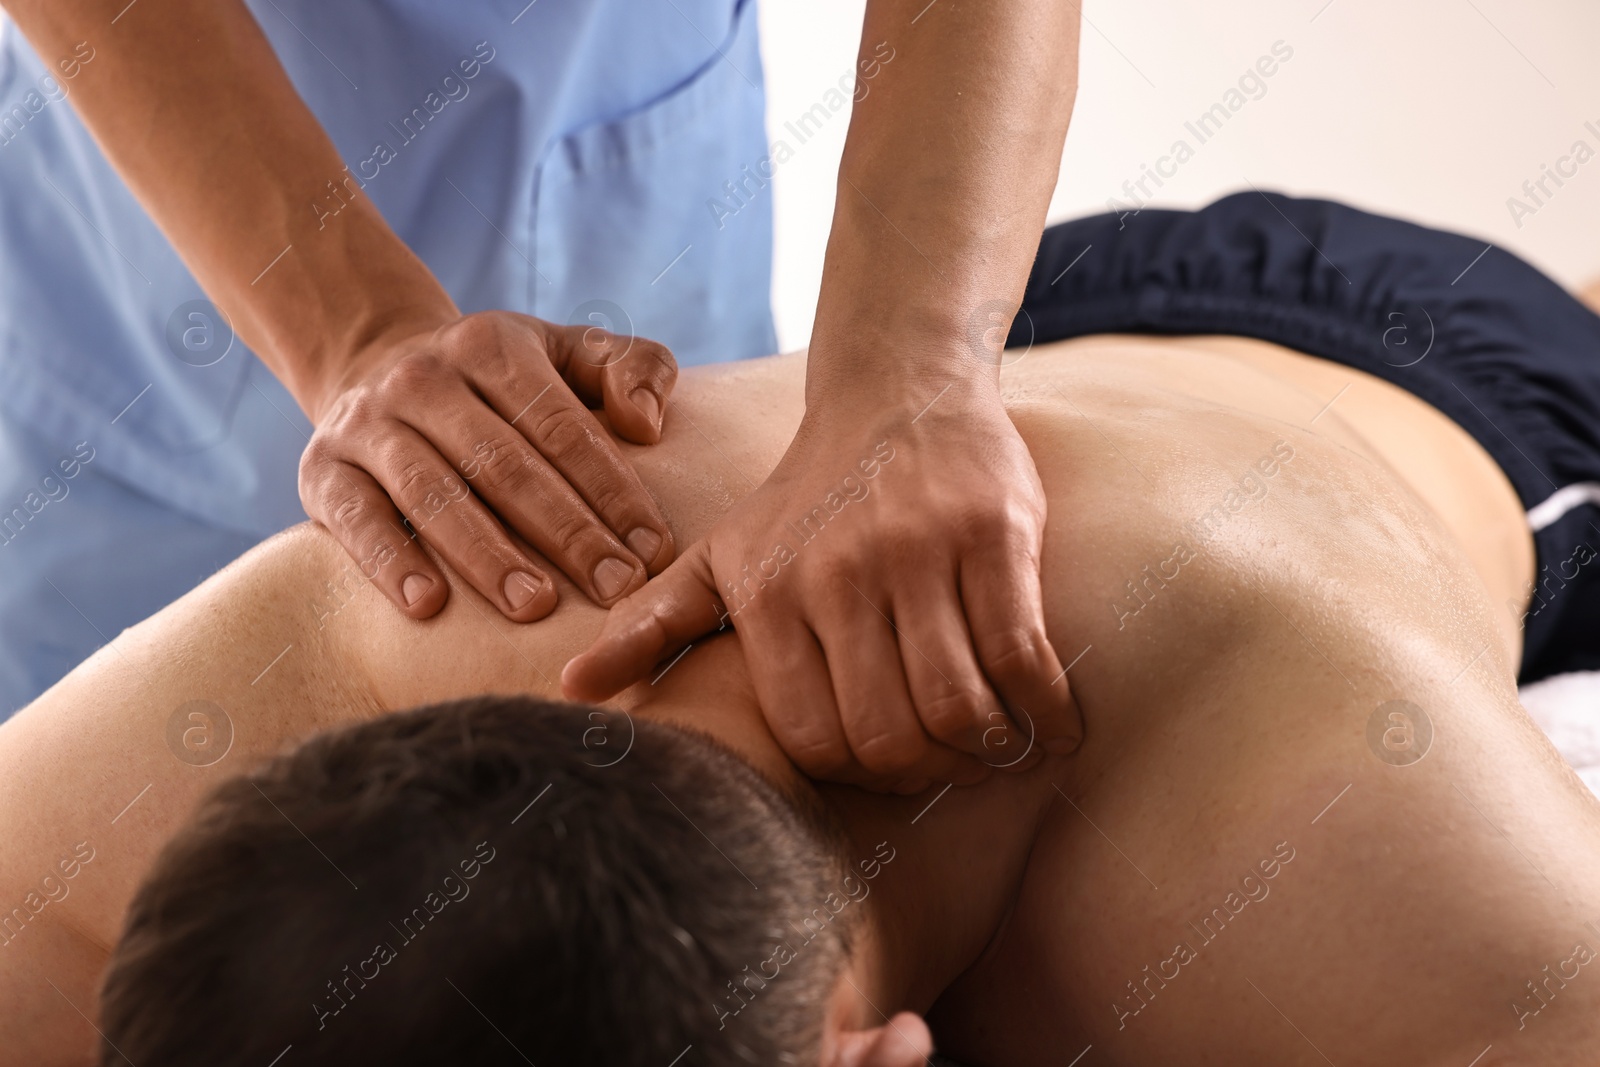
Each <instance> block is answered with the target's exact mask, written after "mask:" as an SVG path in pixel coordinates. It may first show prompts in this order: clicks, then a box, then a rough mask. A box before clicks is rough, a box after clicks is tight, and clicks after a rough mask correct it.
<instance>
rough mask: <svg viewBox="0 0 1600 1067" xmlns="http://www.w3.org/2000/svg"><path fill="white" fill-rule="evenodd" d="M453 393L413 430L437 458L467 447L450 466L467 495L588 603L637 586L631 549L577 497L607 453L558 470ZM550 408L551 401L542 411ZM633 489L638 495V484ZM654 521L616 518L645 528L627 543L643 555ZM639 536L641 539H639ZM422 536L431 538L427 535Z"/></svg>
mask: <svg viewBox="0 0 1600 1067" xmlns="http://www.w3.org/2000/svg"><path fill="white" fill-rule="evenodd" d="M556 386H557V387H558V388H559V389H560V390H561V392H562V393H563V394H565V396H566V402H567V403H568V404H570V405H572V406H574V407H577V408H578V411H579V412H580V413H581V416H582V417H583V418H586V419H592V418H593V416H592V415H590V414H589V413H588V412H587V411H584V410H583V409H582V407H581V406H579V405H578V404H577V402H576V401H575V400H573V399H572V396H571V394H570V393H567V391H566V387H565V386H563V385H561V383H560V382H557V383H556ZM551 392H552V393H554V392H555V390H554V389H552V390H551ZM457 396H458V397H459V399H458V400H456V401H454V402H449V401H447V402H445V406H444V407H443V409H442V410H440V411H438V412H437V413H436V415H435V417H431V418H429V419H428V420H427V421H426V422H422V423H420V425H419V429H420V430H421V431H422V432H423V433H424V434H425V435H426V436H427V437H428V440H429V441H430V442H431V443H432V444H433V445H434V446H435V447H436V448H438V450H439V451H440V452H441V453H443V454H445V455H461V454H465V453H466V451H467V449H468V448H469V447H470V448H471V459H470V460H467V461H463V462H461V463H460V464H458V466H459V467H460V468H461V475H462V477H463V478H464V479H465V481H466V482H467V483H468V484H469V485H470V486H471V490H472V493H473V495H474V496H476V497H477V498H478V499H479V500H481V501H482V502H483V503H484V504H485V505H487V506H488V507H489V509H490V510H492V511H493V513H494V514H495V515H496V516H497V517H499V519H500V520H501V521H502V522H504V523H505V524H506V525H508V526H509V527H511V529H513V530H515V531H516V532H517V533H518V534H519V535H521V537H522V538H523V539H524V540H526V541H527V542H529V543H530V544H532V545H533V546H534V547H535V548H537V549H538V550H539V551H540V552H541V553H543V555H544V556H545V558H546V559H548V560H550V561H551V562H552V563H554V564H555V565H556V566H558V567H560V568H561V570H562V571H563V572H565V573H566V575H567V576H568V577H569V578H571V579H572V581H573V583H574V584H575V585H577V586H578V588H580V589H582V590H583V591H584V593H585V594H587V595H588V597H589V598H590V599H591V600H593V601H594V602H595V603H597V604H601V605H604V606H608V605H610V604H612V603H614V602H615V601H617V600H618V599H620V598H621V597H623V596H624V595H626V594H627V593H629V592H631V591H632V590H634V589H637V588H639V587H640V586H642V585H643V584H644V583H645V580H646V578H647V577H648V575H647V573H646V571H645V567H644V566H643V565H642V564H641V563H640V562H639V560H638V559H637V558H636V557H635V553H634V552H633V551H632V546H629V545H624V544H623V542H622V541H621V540H620V539H619V538H618V537H617V535H616V534H614V533H612V532H611V530H610V529H609V528H608V527H607V525H606V523H604V522H602V521H601V519H600V518H599V517H597V516H596V514H595V512H594V511H593V510H591V508H590V503H589V502H588V501H587V500H585V499H584V497H583V496H582V495H580V494H581V492H582V490H583V488H584V487H585V486H587V485H589V484H590V483H592V482H593V481H595V480H597V479H598V475H596V474H595V473H594V471H595V470H596V469H599V468H604V467H605V466H606V464H607V463H608V454H607V452H605V451H603V450H600V449H595V450H593V451H592V452H591V453H589V454H587V455H578V456H576V457H574V458H573V460H572V462H573V463H575V464H577V465H579V466H581V467H583V468H584V470H585V473H584V474H582V475H574V474H572V473H570V472H563V471H559V470H557V469H556V467H555V466H554V465H552V463H551V462H550V461H549V460H548V459H547V458H546V457H545V456H544V455H543V454H542V453H540V452H539V451H537V450H536V449H535V448H534V447H533V446H532V445H530V444H529V443H528V441H527V439H526V438H524V437H523V436H522V435H521V434H519V433H518V432H517V431H516V430H515V429H513V428H512V427H511V426H509V425H508V424H507V423H506V422H505V421H504V420H503V419H501V418H499V416H498V415H496V413H495V412H494V411H493V410H491V409H490V408H487V407H485V406H484V405H483V404H482V403H481V402H480V401H479V399H478V397H477V396H476V395H474V394H471V393H468V392H465V391H462V392H461V393H459V394H457ZM554 410H555V405H554V402H552V405H551V407H550V408H548V409H547V412H549V411H554ZM553 417H560V416H553ZM469 443H470V444H469ZM615 463H616V464H617V465H619V467H620V469H618V470H615V471H613V472H612V474H613V476H614V477H616V478H618V479H621V480H624V481H625V482H628V483H630V484H634V485H638V479H637V477H636V476H635V475H634V473H633V471H632V469H631V468H628V467H627V466H626V464H623V463H622V461H621V460H620V459H619V460H615ZM638 488H639V490H640V493H641V495H643V486H642V485H638ZM628 510H629V506H628V505H624V504H621V503H618V502H617V501H615V500H613V501H612V502H611V511H612V512H613V516H614V517H615V516H616V515H618V514H622V515H625V514H626V512H627V511H628ZM660 521H661V520H660V519H659V518H631V517H629V518H627V520H626V522H625V523H624V525H625V526H626V527H627V528H628V529H630V530H632V531H645V532H644V533H640V532H634V533H633V534H632V536H631V540H632V541H633V542H635V543H636V544H638V545H639V546H640V547H642V548H648V549H649V550H650V551H651V555H650V556H649V557H647V558H650V559H655V558H657V557H659V556H660V555H662V538H661V537H660V535H658V534H655V533H653V531H650V529H649V527H648V526H646V525H645V524H646V523H647V522H660ZM662 525H663V526H665V523H664V522H662ZM647 535H648V538H649V539H648V540H641V538H644V537H646V536H647ZM424 536H425V537H429V543H430V544H431V543H433V540H432V537H431V536H430V535H428V534H424ZM436 547H438V546H436Z"/></svg>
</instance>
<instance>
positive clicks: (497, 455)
mask: <svg viewBox="0 0 1600 1067" xmlns="http://www.w3.org/2000/svg"><path fill="white" fill-rule="evenodd" d="M489 446H490V448H491V450H492V454H491V455H490V457H489V459H488V460H487V461H485V462H484V463H483V464H482V465H481V466H479V468H478V470H477V472H476V474H475V475H474V481H476V482H477V484H478V485H479V487H481V488H483V489H486V490H491V491H492V490H497V489H517V488H521V487H523V486H526V485H527V484H528V480H529V478H530V477H531V473H530V471H529V469H528V458H529V457H528V456H527V454H526V451H525V447H524V446H522V445H521V443H520V442H512V441H504V440H494V441H491V442H490V443H489Z"/></svg>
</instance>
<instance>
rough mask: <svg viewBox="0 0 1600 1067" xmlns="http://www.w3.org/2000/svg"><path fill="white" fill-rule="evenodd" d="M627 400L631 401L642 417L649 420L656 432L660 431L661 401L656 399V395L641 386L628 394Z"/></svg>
mask: <svg viewBox="0 0 1600 1067" xmlns="http://www.w3.org/2000/svg"><path fill="white" fill-rule="evenodd" d="M628 398H629V399H630V400H632V401H633V403H634V406H635V407H637V408H638V409H639V410H640V411H642V412H644V417H645V418H647V419H649V420H650V425H651V426H654V427H655V428H656V429H657V430H660V429H661V401H660V400H659V399H657V397H656V394H654V393H652V392H651V391H650V390H649V389H646V388H645V387H644V386H642V385H641V386H639V388H637V389H635V390H634V391H633V392H631V393H629V394H628Z"/></svg>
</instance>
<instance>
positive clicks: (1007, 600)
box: [960, 530, 1083, 769]
mask: <svg viewBox="0 0 1600 1067" xmlns="http://www.w3.org/2000/svg"><path fill="white" fill-rule="evenodd" d="M960 581H961V601H962V603H963V604H964V605H965V606H966V609H967V623H968V628H969V629H970V631H971V634H972V644H973V647H974V648H975V649H976V650H977V653H978V663H979V665H980V666H981V667H982V668H983V673H984V675H985V676H986V677H987V678H988V679H989V682H990V684H991V685H993V686H994V689H995V691H996V692H997V693H998V694H999V695H1000V698H1001V699H1002V700H1003V701H1005V703H1006V707H1007V710H1008V711H1009V712H1010V713H1011V717H1012V719H1013V720H1014V721H1015V722H1016V723H1017V725H1018V726H1020V727H1021V728H1022V729H1023V730H1024V731H1028V730H1030V729H1031V731H1032V735H1031V736H1033V737H1034V738H1035V739H1036V741H1037V743H1038V744H1039V745H1041V746H1042V747H1043V748H1044V750H1045V751H1046V752H1049V753H1051V754H1054V755H1062V754H1065V753H1068V752H1071V751H1073V750H1074V749H1076V748H1077V747H1078V745H1079V743H1080V742H1081V741H1082V740H1083V719H1082V717H1081V716H1080V714H1079V712H1078V705H1077V703H1076V702H1075V701H1074V700H1073V699H1072V692H1071V689H1070V687H1069V686H1068V684H1067V677H1066V672H1065V671H1064V670H1062V669H1061V661H1060V660H1059V659H1058V658H1057V657H1056V652H1055V649H1054V648H1053V647H1052V646H1051V644H1050V639H1049V638H1048V637H1047V636H1046V635H1045V626H1044V591H1043V587H1042V585H1041V583H1040V581H1039V551H1038V546H1037V545H1035V544H1032V543H1031V542H1030V540H1029V538H1028V537H1027V535H1026V534H1025V533H1023V532H1020V531H1016V530H1010V531H1007V532H1005V533H1004V534H1002V535H1001V536H998V537H994V538H991V539H988V540H986V541H985V542H984V543H983V545H982V546H981V547H979V548H976V549H974V550H972V551H971V552H970V553H969V554H968V555H966V556H965V557H963V559H962V560H961V571H960ZM1026 765H1027V764H1019V765H1018V769H1020V768H1021V767H1023V766H1026Z"/></svg>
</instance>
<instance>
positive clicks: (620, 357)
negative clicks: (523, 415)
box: [550, 325, 678, 445]
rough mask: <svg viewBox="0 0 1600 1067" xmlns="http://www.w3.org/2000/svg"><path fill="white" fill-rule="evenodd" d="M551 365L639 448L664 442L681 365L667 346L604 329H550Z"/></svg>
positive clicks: (573, 327)
mask: <svg viewBox="0 0 1600 1067" xmlns="http://www.w3.org/2000/svg"><path fill="white" fill-rule="evenodd" d="M550 330H551V343H550V362H551V364H552V365H553V366H555V367H556V368H557V369H558V370H560V371H561V373H562V376H563V377H564V378H566V380H567V383H568V384H569V385H571V387H572V391H573V392H574V393H576V394H577V395H578V396H580V397H582V398H583V400H584V402H585V403H587V404H589V405H591V406H593V405H599V406H601V407H603V408H604V409H605V412H606V416H607V417H608V418H609V419H610V420H611V425H612V427H613V428H615V429H616V431H617V433H618V434H620V435H621V436H622V437H624V438H626V439H627V440H629V441H632V442H633V443H634V444H640V445H651V444H655V443H656V442H657V441H659V440H661V420H662V416H663V415H664V414H665V413H666V410H667V397H668V396H670V395H671V394H672V387H673V385H674V384H675V383H676V382H677V379H678V363H677V360H675V359H673V358H672V352H671V351H670V350H668V348H667V346H666V345H663V344H658V343H657V342H655V341H651V340H648V339H646V338H643V337H630V336H628V335H626V334H615V333H612V332H611V331H610V330H604V329H601V328H600V327H599V326H583V325H578V326H551V327H550Z"/></svg>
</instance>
